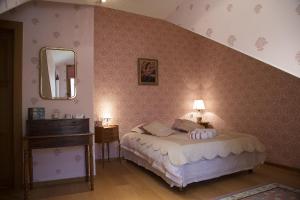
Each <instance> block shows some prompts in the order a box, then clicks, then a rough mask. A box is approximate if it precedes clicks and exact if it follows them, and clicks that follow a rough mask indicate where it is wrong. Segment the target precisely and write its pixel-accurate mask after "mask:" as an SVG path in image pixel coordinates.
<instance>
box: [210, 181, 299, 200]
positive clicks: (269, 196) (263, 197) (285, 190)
mask: <svg viewBox="0 0 300 200" xmlns="http://www.w3.org/2000/svg"><path fill="white" fill-rule="evenodd" d="M238 199H243V200H300V190H299V189H295V188H291V187H288V186H285V185H281V184H278V183H272V184H268V185H263V186H259V187H255V188H250V189H248V190H245V191H242V192H239V193H233V194H229V195H225V196H222V197H219V198H217V199H216V200H238Z"/></svg>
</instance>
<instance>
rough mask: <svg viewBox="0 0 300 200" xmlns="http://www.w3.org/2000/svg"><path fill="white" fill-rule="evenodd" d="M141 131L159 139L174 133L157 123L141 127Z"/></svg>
mask: <svg viewBox="0 0 300 200" xmlns="http://www.w3.org/2000/svg"><path fill="white" fill-rule="evenodd" d="M143 129H145V130H146V131H147V132H148V133H150V134H152V135H155V136H159V137H166V136H169V135H171V134H172V133H174V132H175V131H174V130H172V129H171V128H169V127H167V126H166V125H164V124H162V123H160V122H157V121H154V122H151V123H150V124H147V125H145V126H143Z"/></svg>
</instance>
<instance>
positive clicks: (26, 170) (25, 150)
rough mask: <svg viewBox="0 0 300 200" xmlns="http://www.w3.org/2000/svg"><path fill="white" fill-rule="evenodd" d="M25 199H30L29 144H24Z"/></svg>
mask: <svg viewBox="0 0 300 200" xmlns="http://www.w3.org/2000/svg"><path fill="white" fill-rule="evenodd" d="M23 151H24V166H23V168H24V199H25V200H27V199H29V185H28V176H29V172H28V171H29V166H28V149H27V145H26V144H24V149H23Z"/></svg>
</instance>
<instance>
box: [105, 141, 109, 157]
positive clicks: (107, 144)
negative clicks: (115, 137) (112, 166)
mask: <svg viewBox="0 0 300 200" xmlns="http://www.w3.org/2000/svg"><path fill="white" fill-rule="evenodd" d="M106 146H107V160H109V142H108V143H106Z"/></svg>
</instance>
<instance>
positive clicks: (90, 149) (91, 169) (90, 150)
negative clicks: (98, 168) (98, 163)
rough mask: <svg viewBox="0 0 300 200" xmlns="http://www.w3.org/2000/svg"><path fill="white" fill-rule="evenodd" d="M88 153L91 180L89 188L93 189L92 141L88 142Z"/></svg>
mask: <svg viewBox="0 0 300 200" xmlns="http://www.w3.org/2000/svg"><path fill="white" fill-rule="evenodd" d="M89 154H90V162H89V165H90V182H91V190H94V153H93V143H92V142H90V144H89Z"/></svg>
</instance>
